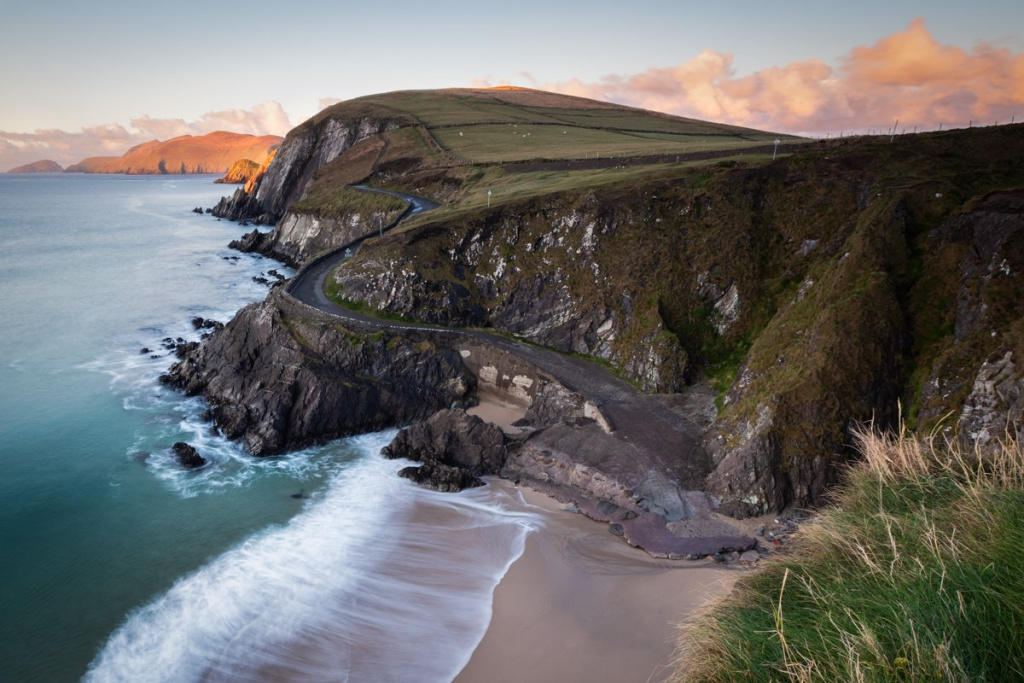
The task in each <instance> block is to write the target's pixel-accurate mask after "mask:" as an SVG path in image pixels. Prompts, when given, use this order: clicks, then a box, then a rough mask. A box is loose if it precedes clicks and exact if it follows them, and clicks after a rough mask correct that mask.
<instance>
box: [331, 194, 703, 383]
mask: <svg viewBox="0 0 1024 683" xmlns="http://www.w3.org/2000/svg"><path fill="white" fill-rule="evenodd" d="M618 199H619V198H617V197H616V198H611V197H605V196H601V195H600V194H597V193H586V194H581V193H571V194H567V195H563V196H552V197H548V198H545V201H544V202H543V203H542V204H539V205H538V204H537V203H533V202H531V203H513V204H510V205H506V206H505V207H502V208H501V209H496V210H494V211H491V212H488V213H487V214H486V215H482V216H474V217H471V218H469V219H466V220H464V221H459V222H457V223H454V224H449V225H447V226H445V229H444V230H437V229H433V228H427V229H425V230H423V231H422V232H417V233H415V234H412V235H408V236H401V237H397V236H396V237H395V238H394V239H392V240H390V241H389V242H388V243H387V244H385V245H383V246H380V247H378V248H375V249H373V250H366V251H365V252H363V253H361V254H359V255H358V256H357V258H356V259H355V260H354V261H353V262H352V263H351V264H349V265H347V266H346V267H345V268H343V269H340V270H339V271H337V273H336V275H335V281H336V283H337V284H338V286H339V287H340V288H341V289H343V290H344V291H345V292H346V293H347V296H350V297H351V298H353V299H356V300H359V301H363V302H365V303H366V304H368V305H370V306H371V307H373V308H375V309H377V310H380V311H385V312H388V313H392V314H398V315H402V316H406V317H413V318H417V319H420V320H424V321H429V322H435V323H441V324H446V325H461V326H474V325H476V326H479V325H492V326H494V327H497V328H499V329H502V330H506V331H509V332H513V333H515V334H517V335H520V336H522V337H524V338H526V339H529V340H531V341H534V342H537V343H540V344H544V345H546V346H551V347H553V348H556V349H558V350H560V351H565V352H574V353H582V354H587V355H592V356H596V357H599V358H602V359H605V360H609V361H612V362H613V363H615V364H616V365H618V366H619V367H621V368H623V369H624V370H625V371H626V372H627V373H628V374H629V376H630V377H632V378H633V379H635V380H636V381H637V382H639V383H640V384H641V385H642V386H643V387H644V388H645V389H647V390H649V391H678V390H680V389H681V388H682V387H683V386H684V381H683V377H684V371H685V368H686V365H687V359H686V353H685V352H684V351H683V349H682V348H681V346H680V344H679V342H678V340H677V339H676V338H675V336H674V335H672V334H671V333H670V332H668V331H667V330H666V327H665V325H664V323H663V321H662V319H661V317H660V314H659V312H658V310H657V301H656V299H654V300H651V299H650V298H648V297H647V296H646V295H645V294H644V293H642V291H641V290H642V288H643V281H642V280H641V281H636V280H633V281H629V276H630V274H631V273H629V272H622V270H621V268H619V267H620V266H621V261H620V259H619V258H618V256H617V255H616V253H617V252H616V250H617V249H619V248H625V249H628V250H633V249H634V247H632V246H626V244H625V243H626V242H627V241H628V240H629V239H631V237H632V234H633V233H635V232H636V231H637V230H638V229H642V228H641V226H642V223H641V218H640V216H638V215H636V213H635V208H636V207H635V206H633V205H630V204H622V203H619V201H618ZM642 259H643V257H641V259H638V260H642ZM609 268H612V269H616V268H618V269H619V272H618V273H615V272H611V273H609ZM428 273H429V275H428ZM638 298H641V299H643V302H642V303H641V304H639V305H637V304H636V303H635V300H636V299H638ZM623 340H625V342H624V341H623ZM639 340H642V343H640V344H637V343H636V342H637V341H639Z"/></svg>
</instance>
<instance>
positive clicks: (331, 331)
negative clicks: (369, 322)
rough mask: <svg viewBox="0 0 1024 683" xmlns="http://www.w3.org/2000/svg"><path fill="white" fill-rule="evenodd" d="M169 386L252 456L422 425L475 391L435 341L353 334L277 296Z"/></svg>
mask: <svg viewBox="0 0 1024 683" xmlns="http://www.w3.org/2000/svg"><path fill="white" fill-rule="evenodd" d="M163 379H164V381H165V382H166V383H168V384H171V385H173V386H177V387H180V388H182V389H184V390H185V391H186V392H187V393H188V394H190V395H201V396H203V397H204V398H205V399H206V401H207V402H208V403H209V405H210V416H211V417H212V419H213V421H214V423H215V424H216V426H217V427H218V428H219V429H220V430H221V431H222V432H223V433H224V435H225V436H227V437H228V438H231V439H239V440H241V441H242V443H243V444H244V446H245V449H246V450H247V451H248V452H250V453H252V454H254V455H273V454H277V453H282V452H284V451H288V450H294V449H297V448H302V447H305V446H308V445H311V444H315V443H320V442H324V441H327V440H330V439H334V438H338V437H342V436H349V435H353V434H358V433H363V432H368V431H374V430H379V429H384V428H386V427H392V426H395V425H402V424H409V423H411V422H414V421H417V420H422V419H425V418H427V417H428V416H430V415H431V414H432V413H434V412H435V411H437V410H438V409H440V408H444V407H448V406H450V405H452V404H453V403H456V404H457V403H458V402H460V401H462V400H463V399H464V398H466V397H467V396H468V395H469V393H470V391H471V390H472V387H473V384H474V378H473V376H472V375H471V374H470V373H469V372H468V371H467V370H466V368H465V365H464V364H463V363H462V359H461V358H460V357H459V355H458V353H457V352H455V351H453V350H451V349H446V348H438V347H437V346H435V345H434V343H433V342H432V341H431V340H430V338H429V337H427V336H420V335H417V334H415V333H413V334H406V335H403V336H396V335H393V334H389V333H388V332H386V331H380V332H375V331H367V330H359V329H355V328H349V327H346V326H345V325H344V324H342V323H340V322H339V321H336V320H331V319H325V318H323V317H322V316H317V315H315V312H311V311H309V309H306V308H305V307H303V306H302V305H301V304H298V303H296V302H293V301H291V300H290V299H288V298H287V297H286V296H282V295H280V294H279V293H277V292H275V293H272V294H271V296H270V297H269V298H268V300H267V301H265V302H263V303H258V304H251V305H249V306H247V307H245V308H243V309H242V310H241V311H239V313H238V314H237V315H236V316H235V317H234V318H233V319H232V320H231V322H229V323H228V324H227V325H226V326H225V327H224V329H222V330H218V331H216V332H214V333H213V334H212V335H211V336H210V337H209V338H208V339H206V340H205V341H204V342H203V343H202V344H200V345H199V346H198V347H196V348H194V349H190V350H189V351H188V352H187V353H186V354H185V357H184V358H183V359H182V361H181V362H179V363H177V364H175V365H174V366H172V367H171V369H170V371H169V372H168V373H167V375H165V376H164V378H163Z"/></svg>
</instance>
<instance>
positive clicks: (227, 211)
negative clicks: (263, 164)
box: [213, 116, 406, 224]
mask: <svg viewBox="0 0 1024 683" xmlns="http://www.w3.org/2000/svg"><path fill="white" fill-rule="evenodd" d="M405 124H406V122H405V121H404V119H401V118H397V117H396V118H388V117H381V116H363V117H357V118H351V119H349V118H337V117H333V116H318V117H314V118H312V119H310V120H309V121H307V122H306V123H304V124H302V125H300V126H298V127H296V128H294V129H293V130H292V131H291V132H290V133H288V136H287V137H286V138H285V140H284V142H283V143H281V146H280V148H279V149H278V151H277V155H276V156H275V157H274V160H273V161H272V162H271V163H270V165H269V166H268V167H267V170H266V172H265V173H264V174H263V176H262V177H261V178H260V180H259V181H258V182H257V183H255V184H254V186H253V187H251V188H243V189H240V190H236V191H235V193H234V195H232V196H231V197H230V198H229V197H225V198H223V199H222V200H221V201H220V203H218V204H217V206H216V207H214V209H213V213H214V215H216V216H219V217H221V218H228V219H230V220H240V219H250V220H255V221H257V222H260V223H266V224H271V223H275V222H277V221H278V220H279V219H280V218H281V217H282V216H283V215H284V214H285V211H287V209H288V207H289V206H291V205H292V204H293V203H295V202H296V201H298V200H299V199H300V198H301V197H302V195H303V193H304V192H305V191H306V188H307V186H308V185H309V183H310V182H311V181H312V180H313V178H314V175H315V174H316V172H317V171H318V170H320V169H321V168H322V167H323V166H325V165H326V164H328V163H330V162H331V161H333V160H334V159H336V158H337V157H338V156H339V155H341V154H342V153H343V152H344V151H345V150H347V149H349V148H351V147H352V146H353V145H355V144H356V143H358V142H360V141H363V140H366V139H369V138H371V137H373V136H375V135H380V134H382V133H385V132H387V131H390V130H395V129H397V128H399V127H400V126H402V125H405Z"/></svg>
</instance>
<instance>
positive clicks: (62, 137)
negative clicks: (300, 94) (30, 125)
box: [0, 100, 292, 171]
mask: <svg viewBox="0 0 1024 683" xmlns="http://www.w3.org/2000/svg"><path fill="white" fill-rule="evenodd" d="M291 128H292V124H291V121H290V119H289V118H288V114H287V113H285V111H284V108H282V106H281V103H280V102H275V101H273V100H270V101H267V102H262V103H260V104H257V105H256V106H254V107H253V108H252V109H226V110H223V111H213V112H207V113H206V114H203V115H202V116H201V117H200V118H199V119H198V120H197V121H190V122H188V121H185V120H184V119H155V118H152V117H150V116H148V115H143V116H140V117H138V118H135V119H132V120H131V123H130V126H129V127H128V128H126V127H124V126H122V125H121V124H118V123H109V124H104V125H99V126H90V127H86V128H82V129H81V130H80V131H78V132H68V131H64V130H58V129H47V130H37V131H35V132H32V133H8V132H4V131H0V170H3V171H6V170H9V169H11V168H14V167H15V166H20V165H22V164H27V163H31V162H33V161H38V160H40V159H52V160H53V161H56V162H57V163H59V164H60V165H62V166H68V165H70V164H73V163H76V162H78V161H81V160H82V159H84V158H86V157H91V156H119V155H121V154H123V153H124V152H125V151H127V150H128V148H129V147H132V146H134V145H138V144H141V143H143V142H148V141H150V140H154V139H156V140H169V139H170V138H175V137H179V136H181V135H205V134H206V133H212V132H213V131H215V130H226V131H231V132H234V133H249V134H251V135H282V136H283V135H285V134H286V133H287V132H288V131H289V130H291Z"/></svg>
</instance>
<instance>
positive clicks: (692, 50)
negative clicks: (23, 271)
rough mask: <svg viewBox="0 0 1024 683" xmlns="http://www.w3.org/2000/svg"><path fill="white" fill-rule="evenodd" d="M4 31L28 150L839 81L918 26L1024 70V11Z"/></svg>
mask: <svg viewBox="0 0 1024 683" xmlns="http://www.w3.org/2000/svg"><path fill="white" fill-rule="evenodd" d="M0 17H2V21H0V63H2V68H3V87H4V95H3V97H2V98H0V131H4V132H8V133H21V134H28V133H32V132H34V131H36V130H40V129H61V130H63V131H71V132H78V131H80V130H81V129H82V128H83V127H91V126H105V125H109V124H117V125H120V126H123V127H126V128H128V129H129V130H130V131H131V129H132V124H131V121H132V120H134V119H138V118H139V117H143V116H147V117H151V118H152V119H176V120H177V119H181V120H184V121H185V122H193V121H197V120H199V119H201V117H202V116H203V115H204V114H206V113H208V112H222V111H230V110H249V109H251V108H252V107H253V106H255V105H257V104H259V103H263V102H267V101H275V102H278V103H280V105H281V107H282V108H283V111H284V112H286V113H287V116H288V118H289V121H290V122H291V123H298V122H300V121H301V120H302V119H304V118H306V117H308V116H310V115H312V114H313V113H315V112H316V111H317V109H318V106H319V103H320V100H321V99H323V98H336V99H348V98H351V97H356V96H359V95H365V94H371V93H374V92H382V91H388V90H395V89H404V88H436V87H458V86H471V85H473V84H474V83H478V82H481V81H487V82H491V83H498V82H510V83H515V84H523V85H529V84H531V83H535V84H538V85H550V84H559V83H567V82H569V81H578V82H581V83H586V84H591V83H598V82H600V81H601V80H602V79H604V78H606V77H608V76H615V77H629V76H630V75H634V74H640V73H643V72H645V71H646V70H650V69H658V68H671V67H674V66H676V65H681V64H685V63H687V62H688V61H689V60H692V59H693V58H694V57H695V56H697V55H698V54H700V53H701V51H703V50H710V51H713V52H715V53H717V54H722V55H731V57H732V61H731V63H730V64H729V68H730V70H731V71H730V73H731V76H732V77H733V78H742V77H744V76H746V75H750V74H755V73H758V72H760V71H762V70H764V69H769V68H772V67H785V66H786V65H787V64H790V63H793V62H803V61H806V60H812V59H813V60H821V61H822V62H824V63H826V64H829V65H833V66H836V65H841V64H842V62H843V59H844V58H845V57H846V56H848V55H849V53H850V51H851V50H852V49H854V48H856V47H858V46H867V45H872V44H874V43H875V42H876V41H878V40H880V39H882V38H884V37H885V36H888V35H891V34H893V33H895V32H898V31H902V30H905V29H906V28H907V27H908V26H909V25H910V24H911V22H912V21H913V20H914V19H915V18H917V17H923V18H924V20H925V24H926V26H927V30H928V32H929V33H930V35H931V37H932V38H933V39H934V40H935V41H936V42H937V43H940V44H942V45H948V46H957V47H959V48H962V49H964V50H972V49H973V48H974V47H975V46H976V45H977V44H978V43H979V42H984V43H987V44H990V45H994V46H997V47H1000V48H1004V49H1006V50H1009V51H1010V52H1011V53H1014V54H1020V53H1022V52H1024V36H1022V35H1021V30H1022V29H1021V27H1022V26H1024V2H1020V1H1019V0H1017V1H1016V2H1010V1H995V0H989V1H987V2H986V1H981V2H975V3H973V4H970V3H965V2H959V3H953V2H945V1H938V2H936V1H933V2H919V1H916V0H908V1H905V2H900V1H898V0H897V1H896V2H877V1H875V0H868V1H864V2H860V3H856V4H855V3H825V2H820V1H819V2H803V1H794V2H770V1H766V0H761V1H760V2H752V1H747V0H741V1H733V2H728V3H708V2H706V0H705V1H703V2H689V1H685V0H682V1H681V0H677V1H675V2H665V1H660V0H647V1H644V0H640V1H638V2H633V3H629V4H628V5H627V4H626V3H624V2H622V1H621V0H618V1H616V2H608V1H604V0H592V1H590V2H555V1H549V2H535V1H532V0H531V1H526V2H519V3H515V4H507V5H502V6H494V5H487V4H482V3H467V2H458V1H445V0H439V1H435V2H433V3H423V2H406V1H405V0H396V1H393V2H388V3H367V2H361V3H354V2H330V3H323V2H305V3H302V4H288V3H283V2H273V3H271V2H263V1H262V0H249V1H247V2H238V3H204V2H194V1H192V0H186V1H184V2H175V3H145V2H138V1H137V0H136V1H135V2H126V1H120V0H118V1H108V2H99V3H82V2H74V3H72V2H47V1H46V0H33V1H31V2H29V1H23V0H0ZM524 74H529V77H527V76H526V75H524ZM531 79H532V80H531ZM606 96H609V97H611V96H614V94H612V95H606ZM627 99H628V98H627ZM278 120H280V117H278ZM133 132H134V131H133ZM0 153H2V150H0ZM2 167H3V164H2V163H0V169H2Z"/></svg>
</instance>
